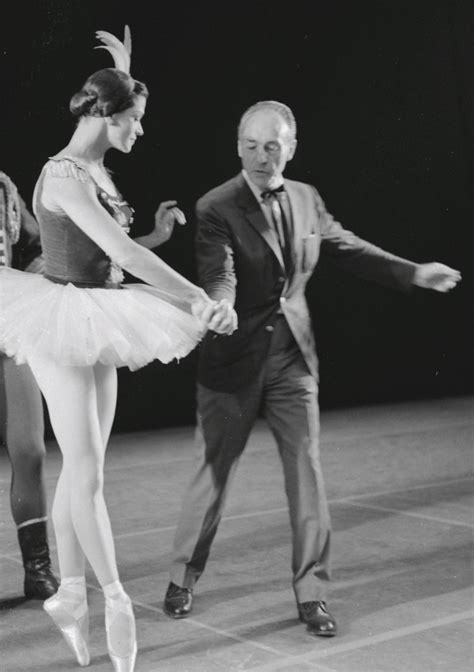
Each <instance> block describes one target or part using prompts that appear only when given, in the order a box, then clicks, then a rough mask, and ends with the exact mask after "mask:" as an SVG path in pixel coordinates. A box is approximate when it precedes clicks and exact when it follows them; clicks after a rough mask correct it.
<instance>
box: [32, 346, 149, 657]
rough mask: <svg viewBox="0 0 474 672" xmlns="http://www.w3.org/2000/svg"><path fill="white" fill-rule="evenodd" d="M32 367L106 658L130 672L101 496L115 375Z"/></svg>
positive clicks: (99, 368) (131, 635)
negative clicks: (98, 608) (96, 588)
mask: <svg viewBox="0 0 474 672" xmlns="http://www.w3.org/2000/svg"><path fill="white" fill-rule="evenodd" d="M32 368H33V370H34V373H35V376H36V378H37V380H38V383H39V385H40V387H41V389H42V391H43V394H44V396H45V399H46V403H47V405H48V409H49V413H50V418H51V424H52V427H53V430H54V433H55V436H56V439H57V441H58V443H59V445H60V448H61V451H62V454H63V461H64V470H65V472H66V474H67V475H68V476H67V478H69V480H70V483H71V488H70V511H71V520H72V524H73V527H74V530H75V533H76V535H77V538H78V540H79V543H80V545H81V547H82V549H83V550H84V552H85V555H86V557H87V559H88V560H89V562H90V564H91V565H92V568H93V570H94V572H95V574H96V576H97V579H98V581H99V583H100V585H101V586H102V588H103V589H104V594H105V596H106V628H107V637H108V643H109V653H110V656H111V659H112V662H113V663H114V666H115V667H116V669H117V670H132V669H133V665H134V660H135V656H136V638H135V621H134V617H133V611H132V607H131V602H130V600H129V598H128V596H127V595H126V593H125V591H124V590H123V587H122V586H121V584H120V582H119V577H118V570H117V565H116V560H115V548H114V542H113V537H112V531H111V526H110V520H109V516H108V512H107V508H106V505H105V500H104V494H103V468H104V456H105V448H106V442H107V440H108V437H109V435H110V429H111V426H112V422H113V416H114V412H115V405H116V389H117V388H116V371H115V369H114V368H113V367H106V366H103V365H101V364H97V365H96V366H95V367H72V366H71V367H66V366H60V365H58V364H57V363H55V362H53V361H51V360H47V359H45V358H42V359H39V358H35V360H34V362H32ZM73 479H74V480H73ZM64 482H65V483H67V480H66V479H65V481H64ZM58 545H59V541H58Z"/></svg>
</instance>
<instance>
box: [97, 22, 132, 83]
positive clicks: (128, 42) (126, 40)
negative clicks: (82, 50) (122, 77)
mask: <svg viewBox="0 0 474 672" xmlns="http://www.w3.org/2000/svg"><path fill="white" fill-rule="evenodd" d="M95 35H96V37H97V39H98V40H100V41H101V42H103V43H104V44H103V45H102V44H101V45H100V46H98V47H94V48H95V49H107V51H109V52H110V53H111V54H112V58H113V59H114V63H115V67H116V68H117V70H122V72H126V73H127V74H130V57H131V54H132V36H131V34H130V28H129V27H128V26H125V32H124V36H123V43H122V42H120V40H119V39H118V38H117V37H115V35H112V33H108V32H107V31H105V30H98V31H97V32H96V34H95Z"/></svg>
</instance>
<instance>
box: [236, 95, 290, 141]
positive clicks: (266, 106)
mask: <svg viewBox="0 0 474 672" xmlns="http://www.w3.org/2000/svg"><path fill="white" fill-rule="evenodd" d="M260 110H272V111H273V112H276V113H277V114H279V115H280V117H282V119H284V121H285V122H286V123H287V124H288V128H289V129H290V133H291V139H292V140H295V139H296V119H295V115H294V114H293V112H292V111H291V110H290V108H289V107H288V105H285V104H284V103H279V102H278V101H277V100H261V101H260V102H258V103H255V105H252V106H251V107H249V108H248V110H246V111H245V112H244V113H243V115H242V117H241V119H240V122H239V128H238V137H239V139H240V138H241V137H242V133H243V130H244V127H245V124H246V123H247V121H248V120H249V119H250V117H252V116H253V115H254V114H255V113H256V112H260Z"/></svg>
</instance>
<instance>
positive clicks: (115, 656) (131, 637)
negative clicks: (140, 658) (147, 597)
mask: <svg viewBox="0 0 474 672" xmlns="http://www.w3.org/2000/svg"><path fill="white" fill-rule="evenodd" d="M105 629H106V632H107V648H108V650H109V656H110V660H111V661H112V664H113V666H114V670H115V672H133V670H134V669H135V660H136V658H137V638H136V629H135V617H134V615H133V609H132V603H131V600H130V598H129V597H128V595H125V596H123V595H120V596H117V597H114V598H107V599H106V601H105Z"/></svg>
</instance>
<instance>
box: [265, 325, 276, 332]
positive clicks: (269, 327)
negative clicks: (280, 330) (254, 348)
mask: <svg viewBox="0 0 474 672" xmlns="http://www.w3.org/2000/svg"><path fill="white" fill-rule="evenodd" d="M274 330H275V327H273V326H272V325H271V324H267V326H266V327H265V331H274Z"/></svg>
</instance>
